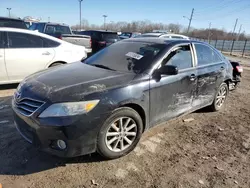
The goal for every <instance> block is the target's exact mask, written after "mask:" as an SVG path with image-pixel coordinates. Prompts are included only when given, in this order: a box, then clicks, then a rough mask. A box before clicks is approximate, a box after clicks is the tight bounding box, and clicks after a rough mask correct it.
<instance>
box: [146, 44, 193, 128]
mask: <svg viewBox="0 0 250 188" xmlns="http://www.w3.org/2000/svg"><path fill="white" fill-rule="evenodd" d="M192 54H193V53H192V49H191V45H190V44H186V45H179V46H175V47H174V48H172V50H171V52H170V54H169V55H168V56H167V57H166V59H165V60H164V61H163V63H162V65H161V66H164V65H175V66H177V68H178V69H179V73H178V74H177V75H166V76H161V79H160V80H156V79H154V78H152V80H151V81H150V126H153V125H155V124H157V123H160V122H163V121H166V120H168V119H170V118H173V117H176V116H178V115H181V114H183V113H185V112H187V111H189V110H191V109H192V101H193V94H194V92H195V89H196V85H197V80H196V68H195V67H194V58H193V55H192Z"/></svg>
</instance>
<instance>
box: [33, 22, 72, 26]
mask: <svg viewBox="0 0 250 188" xmlns="http://www.w3.org/2000/svg"><path fill="white" fill-rule="evenodd" d="M34 23H35V24H50V25H60V26H68V25H67V24H64V23H62V24H61V23H54V22H34Z"/></svg>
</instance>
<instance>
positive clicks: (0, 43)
mask: <svg viewBox="0 0 250 188" xmlns="http://www.w3.org/2000/svg"><path fill="white" fill-rule="evenodd" d="M3 42H4V41H3V32H0V48H3Z"/></svg>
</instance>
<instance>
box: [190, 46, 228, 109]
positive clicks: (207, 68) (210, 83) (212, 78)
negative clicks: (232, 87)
mask: <svg viewBox="0 0 250 188" xmlns="http://www.w3.org/2000/svg"><path fill="white" fill-rule="evenodd" d="M194 47H195V50H196V54H197V91H196V94H195V97H194V102H193V106H195V107H197V108H201V107H204V106H207V105H209V104H211V103H212V102H213V100H214V97H215V94H216V92H217V89H218V87H219V86H220V84H221V83H222V82H223V81H224V75H225V71H226V65H225V63H224V61H223V60H222V59H221V58H220V56H219V55H218V54H217V52H216V51H215V50H214V49H212V48H211V47H209V46H207V45H205V44H200V43H196V44H194Z"/></svg>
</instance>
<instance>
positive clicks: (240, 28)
mask: <svg viewBox="0 0 250 188" xmlns="http://www.w3.org/2000/svg"><path fill="white" fill-rule="evenodd" d="M241 28H242V24H241V25H240V29H239V33H238V37H237V40H239V38H240V32H241Z"/></svg>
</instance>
